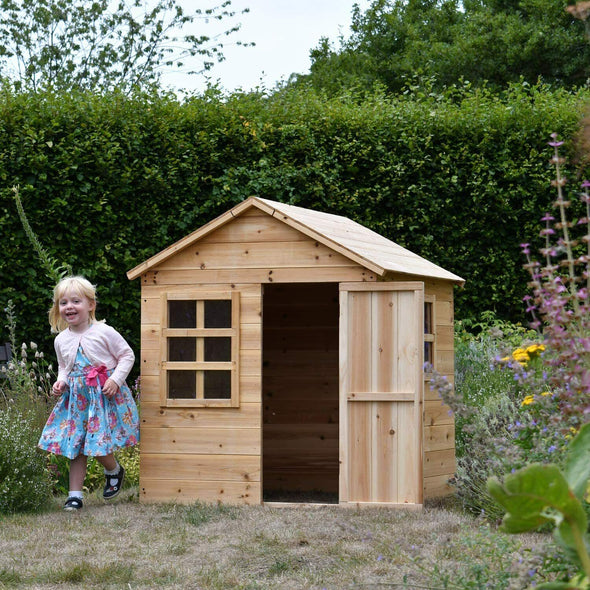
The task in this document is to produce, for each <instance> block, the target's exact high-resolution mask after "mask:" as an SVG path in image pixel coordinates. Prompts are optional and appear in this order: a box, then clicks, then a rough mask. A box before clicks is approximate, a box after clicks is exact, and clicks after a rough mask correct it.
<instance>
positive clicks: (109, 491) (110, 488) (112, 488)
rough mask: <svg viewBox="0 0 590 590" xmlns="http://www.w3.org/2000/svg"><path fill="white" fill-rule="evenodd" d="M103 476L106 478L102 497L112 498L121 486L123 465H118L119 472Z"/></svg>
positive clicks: (123, 474) (123, 471)
mask: <svg viewBox="0 0 590 590" xmlns="http://www.w3.org/2000/svg"><path fill="white" fill-rule="evenodd" d="M105 477H106V478H107V481H106V483H105V484H104V492H103V493H102V497H103V498H104V499H105V500H110V499H111V498H114V497H115V496H116V495H117V494H118V493H119V492H120V491H121V488H122V487H123V478H124V477H125V470H124V469H123V465H120V466H119V473H116V474H115V475H107V474H105Z"/></svg>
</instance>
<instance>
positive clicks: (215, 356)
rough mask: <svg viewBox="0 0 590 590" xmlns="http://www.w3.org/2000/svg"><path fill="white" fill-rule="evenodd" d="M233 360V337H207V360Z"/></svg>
mask: <svg viewBox="0 0 590 590" xmlns="http://www.w3.org/2000/svg"><path fill="white" fill-rule="evenodd" d="M230 361H231V338H229V337H227V338H226V337H223V338H205V362H209V363H214V362H218V363H226V362H230Z"/></svg>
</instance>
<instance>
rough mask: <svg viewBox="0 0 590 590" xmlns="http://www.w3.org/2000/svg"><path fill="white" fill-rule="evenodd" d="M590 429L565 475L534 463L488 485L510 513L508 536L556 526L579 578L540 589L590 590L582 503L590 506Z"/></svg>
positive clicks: (575, 444)
mask: <svg viewBox="0 0 590 590" xmlns="http://www.w3.org/2000/svg"><path fill="white" fill-rule="evenodd" d="M589 455H590V424H585V425H584V426H582V428H581V429H580V431H579V433H578V434H577V436H576V438H575V439H574V440H573V441H572V443H571V444H570V446H569V450H568V456H567V462H566V466H565V469H564V471H563V472H562V471H561V470H560V469H559V467H558V466H557V465H553V464H549V465H540V464H536V463H533V464H531V465H528V466H527V467H525V468H523V469H521V470H519V471H517V472H516V473H512V474H509V475H507V476H506V478H505V480H504V483H503V484H502V483H500V481H499V480H498V479H497V478H491V479H490V480H489V482H488V489H489V492H490V494H492V496H493V497H494V498H495V499H496V501H497V502H498V503H500V504H501V505H502V506H503V508H504V509H505V510H506V515H505V516H504V519H503V521H502V525H503V528H504V530H505V531H507V532H509V533H522V532H527V531H531V530H534V529H537V528H539V527H540V526H542V525H544V524H546V523H552V524H553V525H555V533H554V535H555V538H556V540H557V542H558V543H559V544H560V545H561V546H562V547H564V549H565V550H566V551H567V552H568V554H569V555H570V556H571V558H572V560H573V561H574V562H575V563H576V565H577V566H578V567H579V569H580V573H579V574H578V575H577V576H576V577H575V578H574V579H572V580H570V581H569V582H562V583H561V582H552V583H547V584H541V585H540V586H538V588H545V589H546V590H550V589H555V590H557V589H559V588H563V589H567V588H570V589H575V588H579V589H587V588H589V587H590V554H589V549H590V536H589V535H588V530H587V529H588V519H587V516H586V512H585V511H584V507H583V505H582V502H583V501H584V500H586V501H587V500H588V490H589V488H588V486H589V484H590V461H588V459H589Z"/></svg>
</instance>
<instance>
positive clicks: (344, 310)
mask: <svg viewBox="0 0 590 590" xmlns="http://www.w3.org/2000/svg"><path fill="white" fill-rule="evenodd" d="M423 326H424V284H423V283H420V282H404V283H342V284H341V285H340V484H339V495H340V502H341V503H346V502H355V503H357V502H358V503H363V502H367V503H387V504H418V505H419V504H422V496H423V492H422V453H423V451H422V436H423V434H422V396H423V391H422V389H423V366H422V365H423V356H424V334H423V332H424V328H423Z"/></svg>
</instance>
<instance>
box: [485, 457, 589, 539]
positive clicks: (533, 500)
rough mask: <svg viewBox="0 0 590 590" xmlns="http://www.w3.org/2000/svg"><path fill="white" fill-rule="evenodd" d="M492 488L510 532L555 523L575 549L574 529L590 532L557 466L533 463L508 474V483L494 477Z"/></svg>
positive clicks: (584, 517) (507, 529)
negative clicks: (502, 508)
mask: <svg viewBox="0 0 590 590" xmlns="http://www.w3.org/2000/svg"><path fill="white" fill-rule="evenodd" d="M488 491H489V493H490V495H491V496H492V497H493V498H494V499H495V500H496V501H497V502H498V503H499V504H500V505H501V506H502V507H504V508H505V510H506V514H505V516H504V519H503V521H502V526H503V528H504V530H505V531H507V532H509V533H523V532H527V531H531V530H534V529H536V528H538V527H539V526H541V525H542V524H544V523H547V522H553V523H555V524H556V526H557V527H558V530H559V535H558V540H559V541H560V542H561V543H563V544H564V545H565V546H566V547H569V548H575V547H576V544H575V541H574V534H573V528H574V527H575V528H576V529H577V531H578V533H580V534H583V533H584V532H585V531H586V527H587V519H586V513H585V512H584V509H583V507H582V504H581V503H580V501H579V500H578V498H576V496H575V495H574V493H573V492H572V490H571V489H570V487H569V485H568V482H567V480H566V479H565V476H564V475H563V474H562V472H561V471H560V469H559V467H557V465H541V464H538V463H533V464H532V465H529V466H527V467H524V468H523V469H520V470H519V471H517V472H515V473H512V474H510V475H507V476H506V479H505V483H504V486H502V484H501V483H500V482H499V481H498V480H497V479H496V478H491V479H490V480H488Z"/></svg>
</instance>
